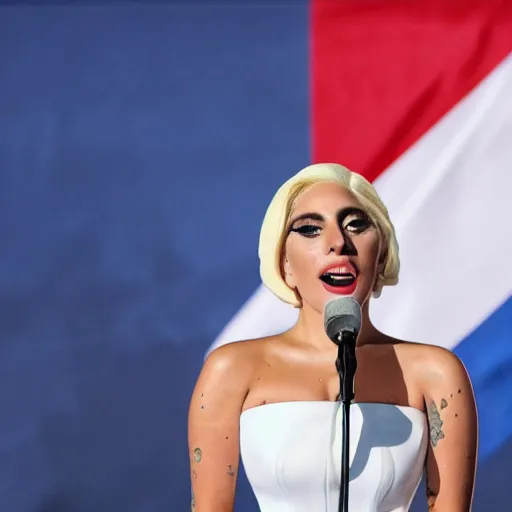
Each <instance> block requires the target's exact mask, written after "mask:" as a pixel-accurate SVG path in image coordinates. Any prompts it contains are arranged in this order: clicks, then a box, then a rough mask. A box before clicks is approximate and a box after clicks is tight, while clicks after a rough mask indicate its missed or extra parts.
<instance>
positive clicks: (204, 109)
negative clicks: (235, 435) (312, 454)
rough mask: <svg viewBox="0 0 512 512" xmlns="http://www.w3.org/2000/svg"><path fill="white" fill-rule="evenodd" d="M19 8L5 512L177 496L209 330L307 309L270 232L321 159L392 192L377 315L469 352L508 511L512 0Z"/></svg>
mask: <svg viewBox="0 0 512 512" xmlns="http://www.w3.org/2000/svg"><path fill="white" fill-rule="evenodd" d="M8 4H9V5H7V3H2V4H1V7H0V236H1V240H2V242H1V244H0V284H1V286H0V340H1V343H0V410H1V420H0V454H1V456H0V510H1V511H2V512H4V511H5V512H90V511H94V512H103V511H105V512H106V511H109V512H112V511H115V512H118V511H119V512H121V511H122V512H132V511H133V512H153V511H154V512H164V511H167V512H168V511H173V512H174V511H177V512H178V511H181V510H187V509H188V507H189V502H190V497H189V495H190V491H189V489H190V484H189V477H188V457H187V444H186V420H187V408H188V401H189V398H190V393H191V390H192V386H193V384H194V381H195V379H196V377H197V374H198V372H199V369H200V367H201V364H202V361H203V358H204V356H205V354H206V353H207V352H208V351H209V350H211V349H212V348H214V347H215V346H218V345H220V344H223V343H226V342H228V341H235V340H239V339H244V338H248V337H254V336H260V335H264V334H268V333H273V332H277V331H279V330H281V329H284V328H287V327H288V326H289V325H290V324H291V323H292V322H293V320H294V318H295V314H296V312H295V311H294V310H293V309H292V308H289V307H287V306H285V305H284V304H282V303H280V302H279V301H278V300H277V299H275V298H274V297H273V296H272V295H271V294H270V293H269V292H267V291H266V290H265V289H264V288H262V287H261V286H260V281H259V275H258V261H257V240H258V231H259V227H260V223H261V220H262V218H263V214H264V211H265V208H266V206H267V204H268V202H269V201H270V199H271V197H272V194H273V193H274V192H275V190H276V189H277V187H278V186H279V185H280V184H281V183H282V182H283V181H284V180H285V179H287V178H288V177H290V176H291V175H292V174H294V173H295V172H296V171H298V170H299V169H301V168H302V167H304V166H306V165H308V164H309V163H311V162H316V161H337V162H340V163H343V164H345V165H347V166H348V167H350V168H351V169H353V170H355V171H358V172H361V173H362V174H364V175H365V176H366V177H367V178H368V179H370V180H371V181H373V183H374V184H375V186H376V188H377V189H378V191H379V193H380V194H381V196H382V198H383V200H384V202H385V203H386V204H387V205H388V207H389V210H390V214H391V217H392V219H393V221H394V223H395V226H396V229H397V234H398V239H399V242H400V250H401V259H402V271H401V276H400V284H399V285H398V286H397V287H394V288H386V289H385V290H384V292H383V295H382V297H381V298H379V299H378V300H376V301H374V303H373V305H372V309H371V314H372V317H373V318H374V321H375V323H376V324H377V325H378V326H379V327H380V328H381V329H382V330H384V331H385V332H387V333H389V334H392V335H395V336H398V337H403V338H406V339H411V340H414V341H423V342H428V343H433V344H439V345H442V346H445V347H448V348H450V349H453V350H454V351H455V352H456V353H457V354H458V355H459V356H460V357H461V358H462V360H463V361H464V363H465V364H466V366H467V368H468V370H469V372H470V374H471V377H472V380H473V383H474V387H475V392H476V397H477V402H478V407H479V414H480V460H479V469H478V480H477V487H476V498H475V510H481V511H487V510H499V511H501V510H508V509H509V505H508V504H509V503H510V491H509V487H510V483H509V482H510V475H511V474H512V463H511V460H512V301H511V300H510V295H511V290H512V271H511V269H510V265H511V262H512V229H511V227H510V225H511V220H512V214H511V213H510V211H511V210H510V208H508V207H507V206H508V202H509V201H510V197H511V192H510V191H511V190H512V173H511V172H510V165H511V162H512V55H511V50H512V4H511V2H510V1H507V0H504V1H494V0H479V1H477V0H465V1H463V2H462V1H458V0H429V1H428V2H427V1H425V2H423V1H417V2H410V1H406V0H403V1H401V0H400V1H399V0H371V1H370V0H354V1H345V0H339V1H332V0H324V1H320V0H314V1H313V2H312V3H307V2H305V1H299V0H296V1H292V0H290V1H281V2H277V1H276V2H263V1H261V2H259V1H256V0H255V1H254V2H239V3H235V2H231V3H229V2H223V3H222V4H221V3H219V4H216V3H215V2H188V3H186V4H185V3H183V4H180V3H177V2H176V3H175V2H168V3H165V2H150V1H146V2H131V3H128V2H121V1H113V0H112V1H104V2H73V5H72V6H71V5H66V4H65V3H59V2H53V3H51V4H49V5H42V4H43V2H39V3H37V5H35V4H36V3H31V2H18V3H16V2H9V3H8ZM454 471H456V468H454ZM239 482H240V483H239V492H238V495H237V510H241V511H243V512H255V511H256V510H257V506H256V503H255V500H254V497H253V495H252V493H251V491H250V488H249V486H248V484H247V481H246V479H245V477H244V474H243V470H242V471H241V474H240V479H239ZM424 502H425V500H424V497H423V490H422V488H420V490H419V493H418V496H417V499H416V500H415V504H414V505H413V510H415V511H420V510H423V509H424V508H425V507H424ZM422 504H423V507H422Z"/></svg>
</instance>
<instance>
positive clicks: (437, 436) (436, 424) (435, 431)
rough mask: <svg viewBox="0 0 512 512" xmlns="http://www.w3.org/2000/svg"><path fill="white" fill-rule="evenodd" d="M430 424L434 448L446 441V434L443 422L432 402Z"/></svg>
mask: <svg viewBox="0 0 512 512" xmlns="http://www.w3.org/2000/svg"><path fill="white" fill-rule="evenodd" d="M429 422H430V441H431V443H432V446H433V447H436V446H437V443H438V442H439V441H440V440H441V439H444V432H443V431H442V429H441V427H442V426H443V420H442V419H441V416H440V415H439V411H438V410H437V407H436V404H435V402H432V403H431V405H430V408H429Z"/></svg>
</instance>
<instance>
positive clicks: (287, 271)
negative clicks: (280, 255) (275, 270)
mask: <svg viewBox="0 0 512 512" xmlns="http://www.w3.org/2000/svg"><path fill="white" fill-rule="evenodd" d="M283 270H284V281H285V283H286V284H287V285H288V286H289V287H290V288H291V289H292V290H294V289H295V288H296V287H297V283H296V282H295V278H294V276H293V272H292V268H291V265H290V262H289V261H288V258H285V260H284V263H283Z"/></svg>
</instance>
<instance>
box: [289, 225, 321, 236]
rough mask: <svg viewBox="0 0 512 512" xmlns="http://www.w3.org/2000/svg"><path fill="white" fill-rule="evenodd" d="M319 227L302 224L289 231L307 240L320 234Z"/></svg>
mask: <svg viewBox="0 0 512 512" xmlns="http://www.w3.org/2000/svg"><path fill="white" fill-rule="evenodd" d="M320 230H321V228H320V226H315V225H313V224H304V225H302V226H298V227H292V228H291V229H290V231H292V232H294V233H299V235H302V236H305V237H307V238H313V237H315V236H317V235H318V234H320Z"/></svg>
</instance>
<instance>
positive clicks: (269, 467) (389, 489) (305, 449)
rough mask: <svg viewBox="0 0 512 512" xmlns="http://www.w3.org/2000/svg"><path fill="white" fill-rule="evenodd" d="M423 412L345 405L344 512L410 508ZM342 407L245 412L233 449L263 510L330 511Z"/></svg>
mask: <svg viewBox="0 0 512 512" xmlns="http://www.w3.org/2000/svg"><path fill="white" fill-rule="evenodd" d="M427 425H428V424H427V419H426V416H425V414H424V413H423V412H421V411H420V410H418V409H414V408H412V407H404V406H395V405H389V404H378V403H360V404H353V405H351V407H350V487H349V510H350V512H402V511H407V510H409V506H410V504H411V501H412V499H413V497H414V494H415V492H416V490H417V488H418V485H419V482H420V480H421V476H422V472H423V467H424V462H425V456H426V450H427V444H428V426H427ZM341 436H342V408H341V407H340V405H339V403H337V402H327V401H325V402H320V401H314V402H304V401H300V402H281V403H276V404H267V405H262V406H259V407H255V408H253V409H249V410H247V411H244V412H243V413H242V415H241V417H240V451H241V457H242V461H243V464H244V467H245V472H246V474H247V478H248V480H249V482H250V484H251V486H252V489H253V491H254V493H255V495H256V499H257V500H258V504H259V506H260V510H261V511H262V512H337V511H338V500H339V489H340V480H341V477H340V474H341Z"/></svg>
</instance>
